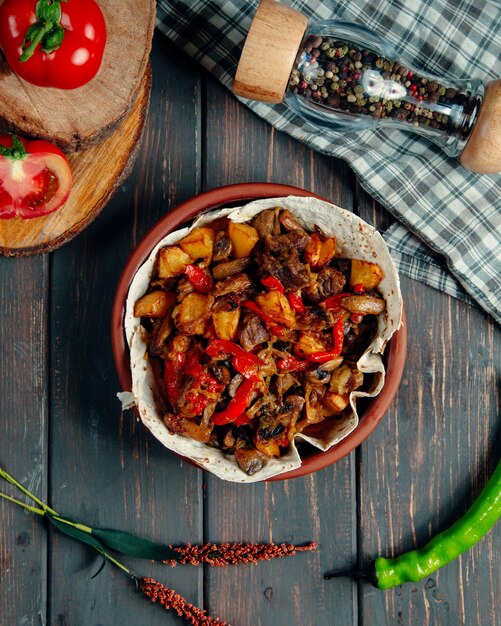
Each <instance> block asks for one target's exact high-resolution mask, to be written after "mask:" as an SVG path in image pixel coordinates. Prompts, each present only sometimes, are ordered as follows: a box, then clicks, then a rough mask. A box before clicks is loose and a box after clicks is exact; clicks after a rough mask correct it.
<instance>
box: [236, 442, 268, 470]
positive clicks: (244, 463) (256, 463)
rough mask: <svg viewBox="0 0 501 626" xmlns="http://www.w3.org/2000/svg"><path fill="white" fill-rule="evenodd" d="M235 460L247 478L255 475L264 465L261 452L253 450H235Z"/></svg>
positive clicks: (264, 460) (243, 448) (263, 457)
mask: <svg viewBox="0 0 501 626" xmlns="http://www.w3.org/2000/svg"><path fill="white" fill-rule="evenodd" d="M235 459H236V461H237V463H238V465H239V466H240V467H241V468H242V469H243V471H244V472H245V473H246V474H247V475H248V476H252V475H253V474H256V473H257V472H259V471H260V470H262V469H263V467H264V466H265V465H266V457H265V456H264V454H261V452H259V451H258V450H255V449H254V448H247V447H241V448H236V449H235Z"/></svg>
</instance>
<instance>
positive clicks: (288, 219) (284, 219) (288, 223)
mask: <svg viewBox="0 0 501 626" xmlns="http://www.w3.org/2000/svg"><path fill="white" fill-rule="evenodd" d="M278 219H279V222H280V224H282V226H283V227H284V228H285V230H289V231H290V230H299V232H301V233H304V234H305V235H307V233H306V231H305V230H304V228H303V227H302V226H301V224H300V223H299V221H298V220H297V218H296V217H295V216H294V215H292V213H291V212H290V211H288V210H287V209H283V210H282V211H280V216H279V218H278ZM308 236H309V235H308Z"/></svg>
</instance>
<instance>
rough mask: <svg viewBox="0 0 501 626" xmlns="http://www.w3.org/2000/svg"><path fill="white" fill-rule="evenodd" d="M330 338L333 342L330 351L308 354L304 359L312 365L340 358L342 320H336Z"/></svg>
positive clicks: (342, 333)
mask: <svg viewBox="0 0 501 626" xmlns="http://www.w3.org/2000/svg"><path fill="white" fill-rule="evenodd" d="M332 338H333V341H334V348H333V349H332V350H326V351H325V352H314V353H313V354H309V355H308V356H307V357H306V358H307V359H308V361H312V362H313V363H327V361H330V360H331V359H336V358H337V357H338V356H341V352H342V351H343V344H344V323H343V320H342V318H340V319H338V320H337V322H336V323H335V324H334V326H333V328H332Z"/></svg>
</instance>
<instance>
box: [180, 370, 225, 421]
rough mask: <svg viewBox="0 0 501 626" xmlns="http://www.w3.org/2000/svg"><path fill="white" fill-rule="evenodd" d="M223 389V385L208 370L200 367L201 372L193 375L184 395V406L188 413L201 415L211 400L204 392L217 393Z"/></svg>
mask: <svg viewBox="0 0 501 626" xmlns="http://www.w3.org/2000/svg"><path fill="white" fill-rule="evenodd" d="M222 390H223V387H222V385H221V384H220V383H218V381H217V380H216V379H215V378H214V377H213V376H211V374H209V373H208V372H206V371H205V370H204V369H202V371H201V373H200V374H198V376H196V377H195V379H194V380H193V382H192V383H191V385H190V388H189V390H188V391H187V393H186V395H185V399H186V407H187V411H186V413H188V414H190V415H191V414H195V415H201V414H202V413H203V411H204V409H205V407H206V406H207V405H208V404H209V402H210V401H211V398H210V397H209V396H208V395H207V394H205V393H204V391H208V392H209V393H219V392H220V391H222Z"/></svg>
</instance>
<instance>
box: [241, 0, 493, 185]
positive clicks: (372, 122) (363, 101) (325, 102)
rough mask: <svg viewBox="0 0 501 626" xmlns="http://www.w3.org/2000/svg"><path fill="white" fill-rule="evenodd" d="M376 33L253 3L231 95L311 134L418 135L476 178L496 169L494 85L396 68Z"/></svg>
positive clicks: (271, 1) (270, 2) (265, 0)
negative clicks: (288, 118)
mask: <svg viewBox="0 0 501 626" xmlns="http://www.w3.org/2000/svg"><path fill="white" fill-rule="evenodd" d="M396 58H397V53H396V51H395V49H394V48H393V46H392V45H391V44H390V43H389V42H387V41H386V40H385V39H384V37H382V36H381V35H379V34H378V33H376V32H374V31H371V30H368V29H367V28H364V27H362V26H358V25H356V24H350V23H346V22H338V21H335V20H331V21H324V22H312V23H309V22H308V19H307V18H306V16H304V15H303V14H302V13H299V12H298V11H296V10H294V9H292V8H290V7H288V6H286V5H283V4H279V3H278V2H276V1H275V0H261V3H260V5H259V7H258V9H257V12H256V15H255V17H254V20H253V21H252V24H251V27H250V30H249V33H248V35H247V38H246V40H245V44H244V47H243V50H242V54H241V57H240V62H239V64H238V68H237V72H236V75H235V80H234V83H233V92H234V93H235V94H236V95H237V96H242V97H244V98H249V99H252V100H260V101H262V102H270V103H278V102H282V101H283V102H285V104H286V105H288V106H289V107H290V108H291V109H292V110H294V111H295V112H296V113H298V114H299V115H300V116H301V117H303V118H304V119H305V120H307V121H308V122H310V123H311V124H313V125H314V126H316V127H319V128H326V129H329V130H334V131H345V132H351V131H357V130H365V129H368V128H381V127H384V128H388V129H391V128H395V129H400V130H408V131H411V132H414V133H417V134H419V135H423V136H424V137H427V138H428V139H429V140H430V141H433V142H434V143H435V144H437V145H438V146H440V147H441V148H442V149H443V150H444V151H445V152H446V153H447V154H448V155H449V156H459V160H460V161H461V163H462V165H463V166H464V167H466V168H468V169H470V170H472V171H473V172H477V173H480V174H494V173H497V172H500V171H501V79H498V80H494V81H491V82H489V83H487V84H486V85H484V84H483V83H482V81H480V80H478V79H471V80H451V79H449V78H439V77H437V76H429V75H425V74H424V73H423V72H421V71H420V70H417V69H415V68H413V67H411V66H410V65H409V64H408V63H407V62H404V61H397V60H395V59H396Z"/></svg>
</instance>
